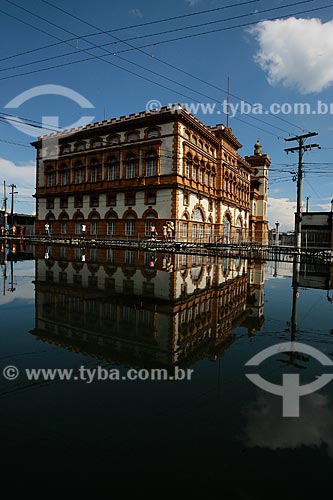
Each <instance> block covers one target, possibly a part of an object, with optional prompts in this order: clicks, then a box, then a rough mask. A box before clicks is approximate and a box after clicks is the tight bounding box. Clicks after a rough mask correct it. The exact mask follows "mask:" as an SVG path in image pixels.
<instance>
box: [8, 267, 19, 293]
mask: <svg viewBox="0 0 333 500" xmlns="http://www.w3.org/2000/svg"><path fill="white" fill-rule="evenodd" d="M16 284H17V283H14V262H13V260H11V261H10V282H9V285H10V288H8V292H15V290H16V288H14V285H16Z"/></svg>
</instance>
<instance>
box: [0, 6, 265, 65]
mask: <svg viewBox="0 0 333 500" xmlns="http://www.w3.org/2000/svg"><path fill="white" fill-rule="evenodd" d="M259 1H261V0H250V1H247V2H242V3H234V4H231V5H226V6H223V7H217V8H214V9H209V10H202V11H199V12H192V13H190V14H183V15H180V16H173V17H168V18H163V19H158V20H155V21H149V22H145V23H138V24H132V25H129V26H123V27H121V28H115V29H113V30H98V31H97V32H96V33H90V34H86V35H82V36H80V37H75V38H69V39H68V40H62V41H60V42H59V43H52V44H49V45H45V46H43V47H38V48H36V49H31V50H27V51H25V52H21V53H19V54H14V55H11V56H7V57H3V58H2V59H0V61H5V60H7V59H12V58H15V57H19V56H21V55H26V54H31V53H33V52H37V51H39V50H44V49H48V48H51V47H55V46H57V45H61V44H63V43H68V42H72V41H76V40H77V39H78V38H79V39H83V38H88V37H92V36H97V35H101V34H106V33H115V32H118V31H124V30H128V29H133V28H141V27H143V26H149V25H153V24H158V23H165V22H169V21H174V20H178V19H184V18H187V17H193V16H198V15H202V14H208V13H212V12H216V11H220V10H225V9H229V8H233V7H237V8H239V7H241V6H243V5H247V4H251V3H257V2H259ZM45 3H48V2H45ZM49 5H52V4H49ZM52 6H53V7H55V6H54V5H52ZM55 8H56V7H55ZM1 12H2V11H1ZM3 13H4V14H6V15H10V16H11V17H13V18H14V19H16V20H17V21H20V22H23V21H21V19H19V18H17V17H15V16H13V15H12V14H8V13H6V12H3ZM46 34H48V35H49V33H46Z"/></svg>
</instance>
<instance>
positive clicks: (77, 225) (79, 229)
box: [75, 221, 82, 234]
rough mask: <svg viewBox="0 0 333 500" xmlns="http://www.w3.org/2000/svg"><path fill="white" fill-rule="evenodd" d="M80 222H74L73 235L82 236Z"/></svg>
mask: <svg viewBox="0 0 333 500" xmlns="http://www.w3.org/2000/svg"><path fill="white" fill-rule="evenodd" d="M81 226H82V222H81V221H80V222H75V234H82V228H81Z"/></svg>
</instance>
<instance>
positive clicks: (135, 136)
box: [127, 132, 138, 141]
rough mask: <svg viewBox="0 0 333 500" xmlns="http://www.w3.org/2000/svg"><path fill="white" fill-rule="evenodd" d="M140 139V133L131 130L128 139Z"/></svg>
mask: <svg viewBox="0 0 333 500" xmlns="http://www.w3.org/2000/svg"><path fill="white" fill-rule="evenodd" d="M137 139H138V133H137V132H131V133H130V134H128V136H127V140H128V141H136V140H137Z"/></svg>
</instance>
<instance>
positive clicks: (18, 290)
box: [0, 261, 35, 308]
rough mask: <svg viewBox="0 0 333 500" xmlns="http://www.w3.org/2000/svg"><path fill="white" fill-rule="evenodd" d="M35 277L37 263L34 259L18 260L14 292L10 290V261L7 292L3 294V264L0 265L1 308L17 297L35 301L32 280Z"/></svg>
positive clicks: (6, 285)
mask: <svg viewBox="0 0 333 500" xmlns="http://www.w3.org/2000/svg"><path fill="white" fill-rule="evenodd" d="M34 278H35V264H34V262H33V261H26V262H18V263H16V264H14V288H15V291H14V292H9V291H8V288H9V287H10V281H11V277H10V263H8V264H7V279H6V282H5V290H6V294H5V295H3V286H4V283H3V266H1V267H0V308H1V306H3V305H6V304H9V303H11V302H13V301H14V300H16V299H21V300H22V299H23V300H27V301H29V302H33V301H34V299H35V288H34V285H33V283H32V281H33V280H34Z"/></svg>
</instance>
